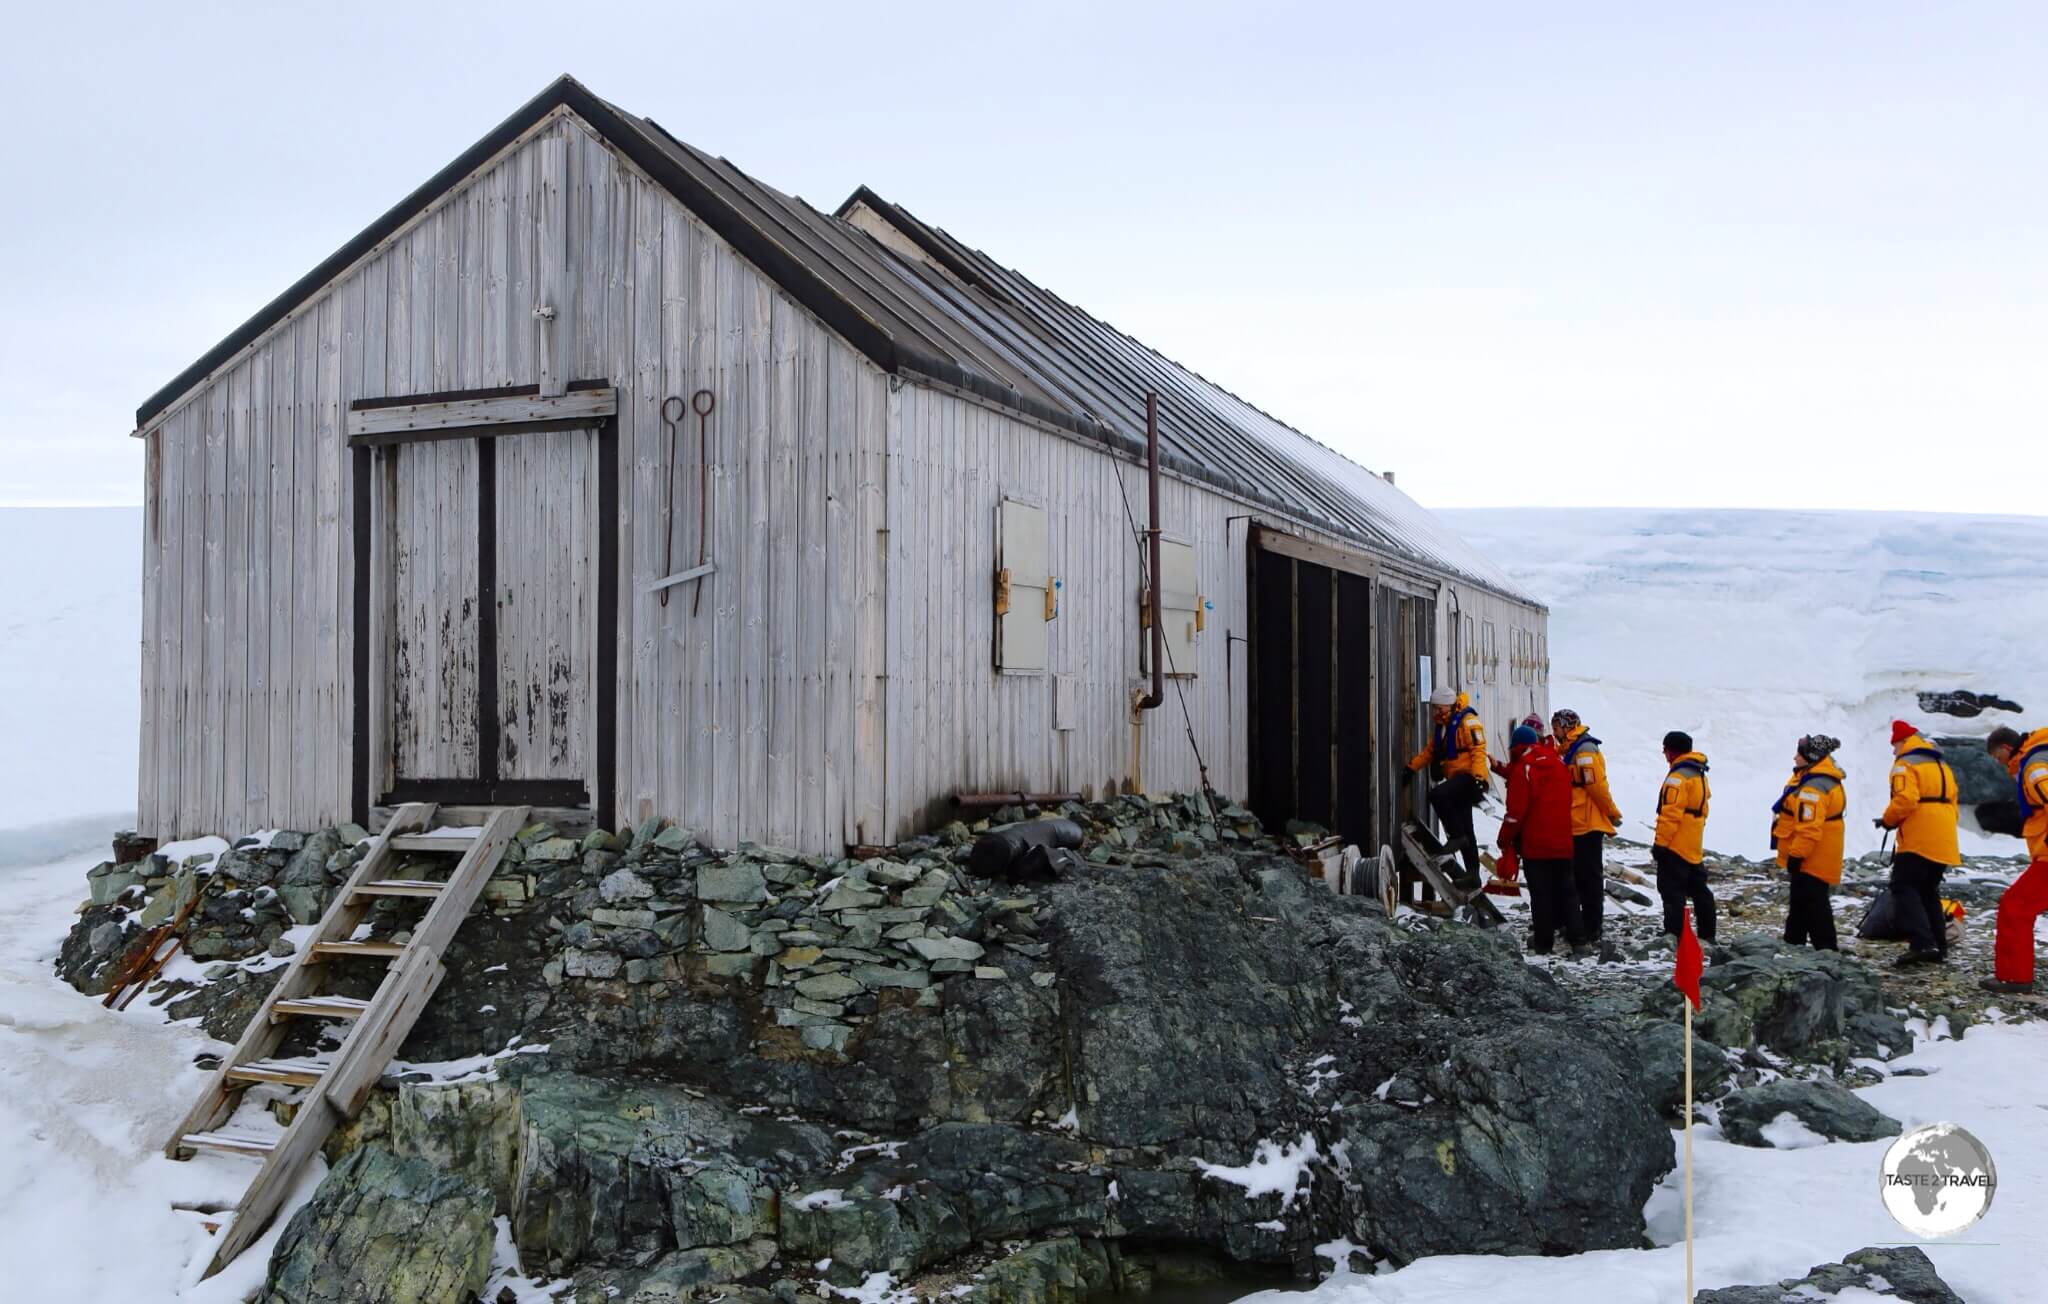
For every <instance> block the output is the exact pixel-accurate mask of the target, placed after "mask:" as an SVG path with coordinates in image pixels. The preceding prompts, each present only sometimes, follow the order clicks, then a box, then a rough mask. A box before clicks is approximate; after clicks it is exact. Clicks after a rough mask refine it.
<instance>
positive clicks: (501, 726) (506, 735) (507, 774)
mask: <svg viewBox="0 0 2048 1304" xmlns="http://www.w3.org/2000/svg"><path fill="white" fill-rule="evenodd" d="M531 442H532V439H531V436H525V435H511V436H506V437H504V438H501V439H498V440H497V441H495V446H494V447H493V449H492V457H493V458H494V459H495V460H494V464H493V474H494V478H495V481H496V483H495V486H494V488H493V494H494V498H493V501H492V504H491V508H492V512H493V514H494V515H495V518H496V533H497V538H496V539H495V540H494V541H493V543H492V556H491V563H492V570H493V574H494V576H495V583H494V584H493V585H492V592H491V608H492V614H493V617H494V619H495V620H496V621H497V631H498V655H497V657H496V659H495V661H494V662H492V663H491V664H483V665H479V666H478V667H477V675H478V682H480V683H481V682H482V676H485V675H489V676H491V677H492V678H493V680H494V682H495V683H496V684H497V698H498V706H497V724H498V751H497V755H496V757H495V758H493V759H494V760H495V762H496V765H497V772H498V775H499V777H501V778H506V779H523V778H526V777H527V775H526V772H525V770H524V769H523V768H522V767H523V765H524V758H525V755H526V748H525V746H524V745H523V744H524V742H525V739H524V738H522V737H521V736H520V734H519V730H518V728H517V722H518V719H519V716H520V711H519V688H520V682H519V676H518V675H517V674H516V673H515V671H514V667H515V666H517V665H519V664H521V663H520V662H519V658H518V652H517V650H518V649H519V648H521V647H523V646H524V645H525V638H526V634H525V621H526V610H525V608H524V606H523V605H522V604H521V603H520V602H519V600H518V592H519V582H520V577H521V575H522V573H523V563H524V559H525V555H526V548H525V543H526V516H525V514H524V513H523V512H521V511H520V510H519V503H520V497H521V494H522V492H523V490H524V487H525V483H526V456H525V448H526V445H528V444H529V443H531Z"/></svg>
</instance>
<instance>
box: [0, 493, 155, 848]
mask: <svg viewBox="0 0 2048 1304" xmlns="http://www.w3.org/2000/svg"><path fill="white" fill-rule="evenodd" d="M0 559H4V560H0V690H4V691H0V742H4V747H0V867H4V866H7V865H22V864H30V863H36V862H40V861H47V860H52V859H55V858H56V857H58V856H61V855H64V854H66V853H68V852H72V851H79V850H83V849H84V848H86V847H89V846H93V845H104V844H105V842H106V840H107V836H106V835H107V834H108V833H110V832H112V831H113V830H114V829H115V828H117V827H121V826H123V825H125V824H126V823H127V822H128V821H129V820H131V819H133V818H134V810H135V748H136V732H137V731H136V718H137V716H136V711H137V694H138V692H139V689H138V674H139V669H140V665H141V659H140V653H139V651H138V649H137V641H138V633H139V630H140V627H141V622H142V615H141V612H142V606H141V583H142V580H141V576H142V510H141V509H140V508H136V507H6V508H0Z"/></svg>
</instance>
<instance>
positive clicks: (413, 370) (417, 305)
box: [406, 218, 443, 394]
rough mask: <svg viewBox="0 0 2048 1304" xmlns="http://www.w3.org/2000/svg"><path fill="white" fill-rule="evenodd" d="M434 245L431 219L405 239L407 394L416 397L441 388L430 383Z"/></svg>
mask: <svg viewBox="0 0 2048 1304" xmlns="http://www.w3.org/2000/svg"><path fill="white" fill-rule="evenodd" d="M434 241H435V233H434V223H433V220H432V219H431V218H429V219H427V220H424V221H422V222H420V224H419V225H417V226H415V227H414V228H413V229H412V233H411V234H410V235H408V236H407V237H406V244H407V246H408V253H407V257H408V258H409V259H410V261H411V272H410V277H411V279H410V281H409V283H408V303H409V304H410V306H411V309H412V315H411V321H410V334H409V336H408V339H409V341H410V343H411V345H412V349H411V356H410V358H409V359H408V362H407V368H408V370H407V372H406V376H407V380H408V382H409V385H408V391H407V392H411V393H416V394H430V393H433V392H435V391H436V390H438V389H441V388H443V387H442V386H439V385H436V384H435V383H434V317H435V315H436V308H437V305H436V304H435V302H434Z"/></svg>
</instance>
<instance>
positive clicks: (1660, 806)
mask: <svg viewBox="0 0 2048 1304" xmlns="http://www.w3.org/2000/svg"><path fill="white" fill-rule="evenodd" d="M1713 795H1714V794H1713V792H1712V790H1711V789H1709V788H1708V786H1707V758H1706V757H1705V756H1702V755H1701V754H1700V753H1698V752H1687V753H1686V754H1685V755H1683V756H1681V757H1679V758H1678V759H1677V760H1675V761H1673V762H1672V763H1671V772H1670V773H1669V774H1667V775H1665V776H1664V786H1663V787H1662V788H1660V789H1658V790H1657V838H1656V841H1655V843H1654V844H1653V845H1655V846H1659V847H1666V848H1669V849H1670V850H1671V851H1673V852H1675V853H1676V854H1677V856H1678V858H1679V859H1680V860H1687V861H1691V862H1692V863H1693V864H1695V865H1697V864H1699V863H1700V861H1701V860H1702V859H1703V858H1704V857H1705V856H1706V844H1705V839H1706V831H1707V806H1708V804H1709V803H1710V802H1711V801H1712V800H1713Z"/></svg>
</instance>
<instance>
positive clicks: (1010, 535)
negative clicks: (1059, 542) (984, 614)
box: [996, 498, 1052, 671]
mask: <svg viewBox="0 0 2048 1304" xmlns="http://www.w3.org/2000/svg"><path fill="white" fill-rule="evenodd" d="M996 528H997V539H996V567H997V571H996V591H997V615H996V665H998V666H1000V667H1001V668H1002V669H1004V670H1022V671H1042V670H1044V669H1045V668H1046V647H1047V638H1046V610H1047V608H1046V601H1045V591H1046V586H1047V584H1048V583H1049V582H1050V581H1051V578H1052V576H1051V575H1050V574H1049V573H1048V568H1047V562H1046V538H1045V509H1044V508H1041V507H1034V506H1032V505H1031V504H1030V503H1020V502H1018V501H1017V500H1016V499H1014V498H1005V499H1003V501H1002V506H1001V508H1000V513H999V517H998V520H997V526H996ZM1006 579H1007V586H1006V585H1005V580H1006ZM1006 588H1007V594H1008V596H1007V601H1005V599H1004V597H1003V595H1004V593H1005V590H1006Z"/></svg>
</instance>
